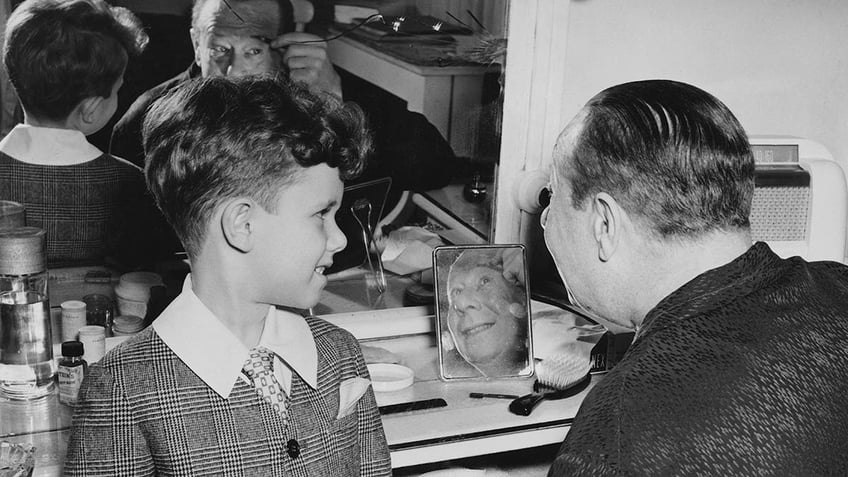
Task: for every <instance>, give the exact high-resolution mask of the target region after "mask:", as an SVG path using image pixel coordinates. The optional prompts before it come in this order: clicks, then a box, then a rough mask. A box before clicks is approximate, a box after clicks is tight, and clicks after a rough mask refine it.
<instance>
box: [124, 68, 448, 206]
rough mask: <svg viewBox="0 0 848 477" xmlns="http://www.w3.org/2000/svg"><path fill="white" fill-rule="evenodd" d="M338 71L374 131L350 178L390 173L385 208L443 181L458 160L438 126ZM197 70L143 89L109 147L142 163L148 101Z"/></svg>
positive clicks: (347, 94) (346, 94)
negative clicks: (361, 166) (363, 160)
mask: <svg viewBox="0 0 848 477" xmlns="http://www.w3.org/2000/svg"><path fill="white" fill-rule="evenodd" d="M338 72H339V75H340V76H341V78H342V86H343V96H344V99H345V101H349V102H353V103H356V104H358V105H359V106H360V107H361V108H362V109H363V111H364V112H365V113H366V115H367V116H368V121H369V124H370V126H371V129H372V131H373V132H374V154H373V155H372V156H371V157H370V158H369V159H368V163H367V167H366V170H365V172H364V173H363V174H362V175H361V176H360V177H358V178H357V179H355V180H353V181H349V184H355V183H360V182H365V181H368V180H372V179H375V178H379V177H391V179H392V189H391V191H390V193H389V199H388V201H387V204H386V207H385V208H384V210H385V211H386V212H388V211H389V210H391V209H392V207H393V206H394V205H395V204H396V203H397V201H398V198H399V196H400V194H401V192H402V191H404V190H412V191H424V190H431V189H438V188H440V187H443V186H445V185H447V184H448V182H449V181H450V179H451V177H452V175H453V173H454V170H455V169H456V168H457V160H456V157H455V156H454V153H453V150H452V149H451V147H450V145H449V144H448V143H447V141H446V140H445V139H444V138H443V137H442V136H441V134H440V133H439V131H438V130H437V129H436V127H435V126H433V125H432V124H430V122H428V121H427V119H426V118H425V117H424V116H423V115H421V114H419V113H413V112H410V111H408V110H407V109H406V104H405V103H404V102H403V101H401V100H399V99H397V98H394V97H392V96H391V95H389V94H388V93H386V92H385V91H382V90H380V89H379V88H377V87H376V86H373V85H371V84H369V83H367V82H365V81H363V80H361V79H359V78H357V77H355V76H353V75H351V74H349V73H346V72H345V71H343V70H338ZM199 76H200V68H199V67H198V66H197V65H196V64H192V65H191V67H189V68H188V69H187V70H186V71H184V72H182V73H180V74H179V75H177V76H175V77H174V78H171V79H169V80H168V81H165V82H164V83H162V84H160V85H158V86H156V87H154V88H151V89H149V90H147V91H145V92H144V93H142V94H141V96H139V97H138V99H136V100H135V102H133V104H132V105H131V106H130V107H129V109H128V110H127V112H126V113H125V114H124V115H123V117H121V119H120V120H119V121H118V123H117V124H116V125H115V128H114V130H113V132H112V139H111V143H110V145H109V151H110V152H111V153H112V154H114V155H116V156H118V157H122V158H124V159H126V160H128V161H130V162H132V163H133V164H136V165H138V166H139V167H142V168H143V167H144V149H143V146H142V136H141V127H142V123H143V120H144V114H145V111H146V110H147V108H148V106H150V104H152V103H153V101H155V100H156V98H158V97H160V96H161V95H163V94H164V93H166V92H167V91H169V90H171V89H172V88H174V87H176V86H177V85H179V84H180V83H182V82H185V81H188V80H189V79H192V78H197V77H199Z"/></svg>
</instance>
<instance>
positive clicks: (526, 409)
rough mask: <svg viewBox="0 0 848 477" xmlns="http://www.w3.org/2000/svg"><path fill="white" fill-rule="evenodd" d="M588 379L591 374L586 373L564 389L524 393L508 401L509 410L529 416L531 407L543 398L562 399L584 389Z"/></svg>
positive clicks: (533, 407)
mask: <svg viewBox="0 0 848 477" xmlns="http://www.w3.org/2000/svg"><path fill="white" fill-rule="evenodd" d="M590 380H591V375H589V374H587V375H586V376H584V377H583V378H582V379H580V380H579V381H577V382H575V383H574V384H572V385H571V386H569V387H567V388H565V389H559V390H555V391H535V392H532V393H530V394H525V395H524V396H521V397H519V398H518V399H516V400H514V401H512V402H511V403H509V412H511V413H513V414H518V415H519V416H529V415H530V413H531V412H533V409H535V408H536V406H537V405H538V404H539V403H540V402H542V401H543V400H545V399H551V400H553V399H563V398H567V397H571V396H574V395H575V394H578V393H580V392H581V391H583V390H584V389H586V386H588V385H589V381H590Z"/></svg>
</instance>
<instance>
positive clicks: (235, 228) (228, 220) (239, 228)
mask: <svg viewBox="0 0 848 477" xmlns="http://www.w3.org/2000/svg"><path fill="white" fill-rule="evenodd" d="M258 207H259V206H258V204H256V203H255V202H253V200H251V199H247V198H236V199H233V200H230V201H229V202H227V203H226V204H224V207H223V210H222V212H221V232H222V233H223V234H224V239H225V240H226V241H227V243H228V244H229V245H230V246H231V247H233V248H234V249H236V250H239V251H240V252H249V251H250V250H251V249H252V248H253V239H254V237H255V235H254V224H253V221H254V219H255V215H256V211H257V210H258Z"/></svg>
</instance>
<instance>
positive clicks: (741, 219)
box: [542, 80, 848, 476]
mask: <svg viewBox="0 0 848 477" xmlns="http://www.w3.org/2000/svg"><path fill="white" fill-rule="evenodd" d="M754 171H755V165H754V158H753V154H752V153H751V148H750V146H749V143H748V137H747V135H746V133H745V131H744V130H743V128H742V126H741V124H740V123H739V121H738V120H737V119H736V117H735V116H734V115H733V113H732V112H731V111H730V110H729V109H728V108H727V106H725V105H724V104H723V103H722V102H721V101H719V100H718V99H717V98H715V97H714V96H712V95H710V94H709V93H707V92H705V91H703V90H701V89H698V88H696V87H694V86H691V85H688V84H684V83H679V82H674V81H666V80H648V81H637V82H633V83H625V84H621V85H618V86H614V87H612V88H609V89H607V90H605V91H603V92H601V93H599V94H597V95H596V96H595V97H594V98H592V99H591V100H590V101H589V103H588V104H587V105H586V106H585V107H584V108H583V109H582V110H581V111H580V112H579V113H578V114H577V116H576V117H575V119H573V120H572V121H571V122H570V123H569V125H568V126H567V127H566V128H565V130H564V131H563V132H562V134H561V135H560V137H559V139H558V141H557V145H556V148H555V151H554V172H553V174H552V180H551V186H552V189H553V190H552V192H553V194H552V197H551V202H550V206H549V207H548V208H547V209H546V210H545V212H544V213H543V215H542V224H543V225H544V228H545V241H546V243H547V245H548V248H549V249H550V250H551V253H552V254H553V257H554V260H555V262H556V264H557V266H558V267H559V270H560V273H561V275H562V278H563V281H564V282H565V283H566V285H567V288H568V290H569V294H570V295H571V297H572V298H573V302H574V303H575V304H579V305H580V306H582V307H584V308H585V309H587V310H590V311H591V312H592V313H593V315H594V316H596V317H597V318H598V320H599V321H600V322H601V323H602V324H604V325H609V326H613V327H616V328H624V329H627V330H630V331H635V333H636V336H635V338H634V340H633V344H631V345H630V348H629V349H628V351H627V353H626V354H625V355H624V357H623V359H622V360H621V361H620V362H618V363H617V364H616V366H615V367H614V368H613V369H612V370H611V371H609V372H608V373H607V374H606V375H605V376H604V378H603V379H602V380H601V381H600V382H599V383H598V384H597V385H595V387H594V388H593V389H592V390H591V391H590V392H589V393H588V395H587V396H586V398H585V399H584V400H583V403H582V405H581V407H580V410H579V412H578V413H577V416H576V417H575V419H574V424H573V425H572V427H571V429H570V430H569V432H568V435H567V436H566V438H565V442H564V443H563V445H562V448H561V449H560V452H559V455H558V457H557V459H556V461H555V462H554V465H553V467H552V468H551V471H550V474H549V475H551V476H560V475H562V476H570V475H655V474H661V475H750V474H758V473H764V474H768V475H845V473H846V469H848V452H846V445H845V436H846V431H845V429H846V426H848V407H846V406H845V402H844V401H845V390H846V387H845V383H846V382H848V358H846V356H848V355H846V352H845V350H846V349H848V267H845V265H843V264H839V263H835V262H816V263H808V262H806V261H804V260H802V259H801V258H800V257H793V258H790V259H782V258H780V257H779V256H778V255H776V254H775V253H774V252H772V251H771V250H770V248H769V246H768V245H767V244H765V243H762V242H758V243H754V244H752V240H751V230H750V219H749V215H750V212H751V203H752V197H753V194H754V183H755V182H754Z"/></svg>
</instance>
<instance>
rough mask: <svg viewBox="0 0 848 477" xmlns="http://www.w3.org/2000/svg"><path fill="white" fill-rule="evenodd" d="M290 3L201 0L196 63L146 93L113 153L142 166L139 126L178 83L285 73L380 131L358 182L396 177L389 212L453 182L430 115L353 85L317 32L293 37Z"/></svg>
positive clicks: (449, 158)
mask: <svg viewBox="0 0 848 477" xmlns="http://www.w3.org/2000/svg"><path fill="white" fill-rule="evenodd" d="M293 30H294V23H293V17H292V6H291V4H290V3H289V1H288V0H195V2H194V6H193V9H192V26H191V30H190V34H191V38H192V43H193V45H194V59H195V61H194V63H193V64H192V65H191V66H190V67H189V69H188V70H186V71H184V72H183V73H181V74H179V75H178V76H176V77H174V78H172V79H170V80H168V81H166V82H164V83H162V84H160V85H159V86H156V87H154V88H152V89H150V90H148V91H146V92H145V93H143V94H142V95H141V96H140V97H139V98H138V99H137V100H136V101H135V102H134V103H133V104H132V106H130V108H129V110H128V111H127V112H126V114H124V116H123V117H122V118H121V119H120V121H119V122H118V123H117V124H116V125H115V129H114V131H113V134H112V140H111V144H110V152H111V153H113V154H115V155H117V156H120V157H123V158H125V159H127V160H129V161H131V162H133V163H135V164H138V165H141V166H143V164H144V151H143V149H142V145H141V124H142V120H143V117H144V113H145V111H146V109H147V107H148V106H149V105H150V104H151V103H152V102H153V100H155V99H156V98H158V97H159V96H161V95H162V94H164V93H165V92H167V91H168V90H170V89H171V88H173V87H175V86H176V85H178V84H180V83H182V82H184V81H188V80H189V79H191V78H196V77H199V76H204V77H205V76H217V75H232V76H241V75H249V74H269V73H270V74H274V73H282V74H286V75H288V76H289V78H291V79H292V80H295V81H301V82H304V83H306V84H308V85H310V87H312V88H313V89H315V90H321V91H324V92H327V93H330V94H334V95H336V96H339V97H341V98H342V99H344V100H345V101H353V102H356V103H358V104H359V105H360V106H361V107H362V108H363V109H364V110H365V112H366V114H367V115H368V119H369V122H370V125H371V128H372V130H373V132H374V136H375V137H374V140H375V153H374V155H373V156H372V157H371V158H370V160H369V163H368V168H367V169H366V171H365V173H364V174H363V175H362V176H361V177H360V178H359V179H358V181H366V180H370V179H374V178H377V177H385V176H389V177H391V178H392V191H391V192H390V197H389V203H388V204H387V206H386V207H385V209H384V210H386V211H389V210H391V207H392V206H393V205H394V202H395V201H396V200H397V197H398V196H399V194H400V191H402V190H428V189H434V188H438V187H442V186H444V185H446V184H447V182H448V181H449V180H450V178H451V174H452V172H453V170H454V169H455V167H456V160H455V156H454V154H453V151H452V150H451V148H450V145H448V143H447V142H446V141H445V139H444V138H443V137H442V136H441V135H440V133H439V132H438V130H437V129H436V128H435V126H433V125H432V124H430V123H429V122H428V121H427V120H426V119H425V118H424V116H422V115H420V114H418V113H413V112H410V111H408V110H407V109H406V108H405V105H403V104H397V103H394V102H391V103H387V102H384V101H382V100H381V99H380V98H375V96H374V95H373V94H370V93H365V92H363V91H362V90H361V89H360V88H357V87H353V86H351V87H348V86H347V83H351V84H352V83H353V81H352V80H351V81H350V82H348V81H344V82H343V81H342V79H341V76H340V74H342V75H346V73H344V72H341V71H337V70H336V69H335V68H334V67H333V65H332V64H331V62H330V60H329V58H328V57H327V44H326V43H325V42H324V40H323V39H322V38H320V37H318V36H316V35H313V34H310V33H304V32H295V31H293Z"/></svg>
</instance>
